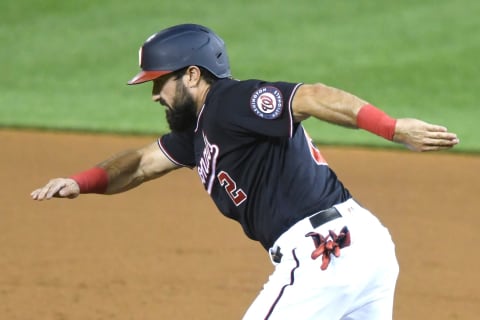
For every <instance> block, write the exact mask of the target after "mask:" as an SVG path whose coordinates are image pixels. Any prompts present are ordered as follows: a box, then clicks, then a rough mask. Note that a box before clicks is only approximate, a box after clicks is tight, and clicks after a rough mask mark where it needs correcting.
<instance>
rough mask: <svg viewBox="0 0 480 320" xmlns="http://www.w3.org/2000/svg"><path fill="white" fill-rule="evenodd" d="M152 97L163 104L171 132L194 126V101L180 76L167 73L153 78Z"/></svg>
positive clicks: (195, 113) (195, 112) (195, 118)
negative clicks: (164, 75)
mask: <svg viewBox="0 0 480 320" xmlns="http://www.w3.org/2000/svg"><path fill="white" fill-rule="evenodd" d="M162 78H163V79H162ZM152 99H154V101H157V102H159V103H160V104H161V105H163V106H165V108H166V110H165V113H166V118H167V122H168V125H169V127H170V130H172V131H173V132H180V131H185V130H188V129H191V128H193V127H194V126H195V124H196V120H197V110H196V106H195V102H194V99H193V96H192V94H191V93H190V92H189V91H188V90H187V88H186V87H185V85H184V84H183V82H182V78H181V77H180V78H177V77H176V76H172V75H167V76H166V77H161V78H159V79H156V80H154V84H153V92H152Z"/></svg>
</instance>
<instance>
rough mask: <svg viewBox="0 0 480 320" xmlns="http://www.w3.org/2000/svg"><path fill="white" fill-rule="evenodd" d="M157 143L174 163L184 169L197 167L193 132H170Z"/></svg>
mask: <svg viewBox="0 0 480 320" xmlns="http://www.w3.org/2000/svg"><path fill="white" fill-rule="evenodd" d="M157 143H158V146H159V148H160V150H162V152H163V153H164V154H165V155H166V156H167V158H168V159H170V161H172V162H173V163H175V164H177V165H179V166H182V167H188V168H193V167H195V153H194V147H193V132H182V133H174V132H170V133H167V134H164V135H163V136H161V137H160V138H158V140H157Z"/></svg>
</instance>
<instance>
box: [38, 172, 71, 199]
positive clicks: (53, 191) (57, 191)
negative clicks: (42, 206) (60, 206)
mask: <svg viewBox="0 0 480 320" xmlns="http://www.w3.org/2000/svg"><path fill="white" fill-rule="evenodd" d="M79 194H80V187H79V186H78V184H77V182H76V181H75V180H73V179H70V178H55V179H52V180H50V181H49V182H48V183H47V184H46V185H45V186H43V187H41V188H38V189H36V190H34V191H32V193H30V195H31V196H32V199H33V200H39V201H42V200H49V199H51V198H54V197H55V198H69V199H73V198H76V197H78V195H79Z"/></svg>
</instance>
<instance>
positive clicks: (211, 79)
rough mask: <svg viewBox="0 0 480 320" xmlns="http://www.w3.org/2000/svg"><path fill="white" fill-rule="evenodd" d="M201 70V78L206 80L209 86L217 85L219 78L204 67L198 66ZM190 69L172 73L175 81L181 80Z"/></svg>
mask: <svg viewBox="0 0 480 320" xmlns="http://www.w3.org/2000/svg"><path fill="white" fill-rule="evenodd" d="M197 67H198V68H199V69H200V73H201V76H202V78H203V80H205V82H206V83H208V84H213V83H215V82H216V81H217V80H218V79H219V78H218V77H216V76H215V75H214V74H213V73H211V72H210V71H208V70H207V69H205V68H204V67H200V66H197ZM187 69H188V67H185V68H182V69H179V70H177V71H174V72H172V77H174V78H175V79H179V78H180V77H181V76H183V75H184V74H185V72H186V71H187Z"/></svg>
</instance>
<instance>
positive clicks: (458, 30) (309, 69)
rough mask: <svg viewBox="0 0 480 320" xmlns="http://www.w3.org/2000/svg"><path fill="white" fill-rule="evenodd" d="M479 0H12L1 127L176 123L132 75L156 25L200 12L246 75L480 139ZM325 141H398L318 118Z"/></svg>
mask: <svg viewBox="0 0 480 320" xmlns="http://www.w3.org/2000/svg"><path fill="white" fill-rule="evenodd" d="M479 13H480V3H479V2H478V1H473V0H458V1H454V2H453V1H447V0H425V1H413V0H404V1H381V0H363V1H348V0H315V1H314V0H308V1H307V0H300V1H295V2H292V1H286V0H281V1H275V0H272V1H253V0H243V1H228V2H227V1H219V0H210V1H199V0H191V1H185V2H182V1H151V0H144V1H117V0H104V1H94V0H71V1H60V0H23V1H18V0H3V1H2V2H1V3H0V21H1V22H0V39H1V49H0V64H1V71H2V76H1V78H0V87H1V89H0V90H1V91H0V126H1V127H15V128H37V129H62V130H79V131H94V132H115V133H129V134H130V133H133V134H145V133H146V134H160V133H162V132H164V131H165V130H167V125H166V123H165V121H164V111H163V108H162V107H161V106H159V105H156V104H153V103H152V102H151V100H150V90H151V87H150V85H149V84H144V85H140V86H135V87H130V86H127V85H126V82H127V81H128V80H129V79H130V78H131V77H132V76H133V75H134V74H136V72H137V71H138V48H139V47H140V45H141V44H142V43H143V42H144V40H145V39H146V38H147V37H148V36H150V35H151V34H153V33H155V32H157V31H159V30H161V29H163V28H165V27H168V26H170V25H173V24H178V23H186V22H191V23H199V24H204V25H206V26H209V27H210V28H212V29H214V30H215V31H216V32H217V33H218V34H219V35H220V36H221V37H222V38H223V39H224V40H225V42H226V44H227V49H228V51H229V56H230V62H231V66H232V71H233V74H234V76H235V77H236V78H238V79H248V78H260V79H265V80H272V81H280V80H281V81H292V82H323V83H325V84H328V85H331V86H335V87H338V88H341V89H344V90H347V91H349V92H352V93H354V94H356V95H358V96H360V97H362V98H364V99H366V100H368V101H370V102H371V103H372V104H374V105H376V106H378V107H380V108H382V109H384V110H386V111H387V112H389V113H390V114H391V115H392V116H394V117H420V118H422V119H424V120H426V121H429V122H433V123H438V124H442V125H445V126H447V127H448V128H449V130H451V131H453V132H456V133H457V134H458V135H459V136H460V139H461V144H460V145H459V146H458V148H457V149H456V152H478V151H480V139H478V137H479V134H478V133H477V131H476V122H477V121H478V119H480V111H479V110H480V109H479V108H478V107H477V104H478V101H479V100H480V93H479V91H478V87H479V80H478V77H477V73H478V70H479V66H478V65H479V63H478V60H479V57H480V37H479V31H480V19H478V16H479ZM306 126H307V128H308V130H309V132H310V134H311V136H312V137H313V138H314V139H315V140H316V141H317V142H319V143H323V144H347V145H348V144H363V145H368V146H379V145H380V146H382V147H398V146H395V145H392V144H390V143H388V142H386V141H382V140H381V139H378V138H377V137H374V136H371V135H370V134H365V133H363V132H361V131H356V130H343V129H341V128H336V127H333V126H331V125H329V124H324V123H319V122H318V121H311V120H309V121H308V122H307V124H306Z"/></svg>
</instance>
